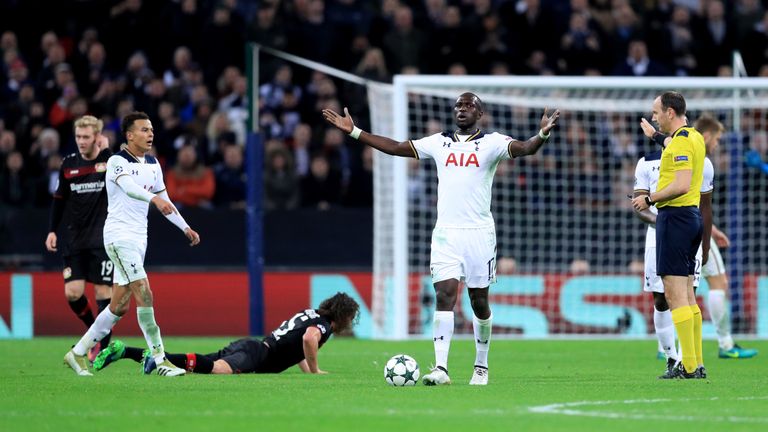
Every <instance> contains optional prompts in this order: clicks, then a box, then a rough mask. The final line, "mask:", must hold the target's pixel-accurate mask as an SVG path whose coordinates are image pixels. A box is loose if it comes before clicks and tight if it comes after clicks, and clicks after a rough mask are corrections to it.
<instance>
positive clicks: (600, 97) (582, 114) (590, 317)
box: [368, 75, 768, 339]
mask: <svg viewBox="0 0 768 432" xmlns="http://www.w3.org/2000/svg"><path fill="white" fill-rule="evenodd" d="M665 90H676V91H680V92H681V93H682V94H683V95H684V96H685V97H686V101H687V108H688V113H689V121H690V122H691V124H692V123H693V121H695V119H696V117H698V116H699V115H701V114H703V113H711V114H712V115H714V116H715V117H716V118H717V119H718V120H720V121H721V122H722V123H723V124H724V125H725V127H726V131H727V132H726V133H725V134H724V136H723V139H722V145H721V146H720V148H719V150H718V151H717V152H716V154H714V155H712V159H713V163H714V164H715V169H716V179H717V184H716V189H715V194H714V196H713V201H714V214H715V217H714V222H715V224H716V225H718V226H719V227H720V228H721V229H722V230H723V231H725V232H726V233H727V234H728V235H729V236H730V239H731V246H730V247H729V248H728V249H726V250H724V251H723V257H724V260H725V266H726V269H727V271H728V276H729V278H730V282H731V285H730V286H731V288H732V290H731V298H732V313H733V325H734V330H735V331H736V332H739V333H746V334H748V335H753V336H755V335H757V336H761V337H768V268H767V267H766V263H768V229H767V228H765V227H766V226H767V225H766V224H765V220H766V217H767V216H768V211H766V203H767V202H768V176H766V175H765V174H763V173H762V172H760V171H758V170H753V169H751V168H749V167H747V166H746V165H745V163H744V157H743V155H744V153H745V151H746V150H748V149H750V148H752V149H755V150H758V151H759V152H761V153H762V154H763V157H765V154H766V151H768V137H767V136H766V131H767V130H768V79H765V78H689V77H685V78H627V77H538V76H537V77H524V76H504V77H500V76H426V75H398V76H396V77H395V79H394V85H393V86H389V85H376V84H368V99H369V105H370V108H371V124H372V125H373V126H372V132H373V133H376V134H381V135H385V136H389V137H392V138H394V139H397V140H406V139H413V138H419V137H422V136H426V135H429V134H431V133H435V132H436V131H439V130H451V129H452V128H453V120H452V107H453V103H454V101H455V99H456V97H457V96H458V95H459V94H461V93H462V92H465V91H471V92H473V93H476V94H477V95H478V96H479V97H480V98H481V99H482V100H483V103H484V106H485V115H484V118H483V119H482V121H481V123H482V124H481V127H482V128H483V129H484V130H487V131H498V132H500V133H503V134H507V135H510V136H512V137H513V138H517V139H527V138H528V137H530V136H532V135H534V134H535V133H537V131H538V129H539V126H538V124H539V120H540V118H541V114H542V112H543V109H544V108H545V107H547V108H549V109H550V110H551V109H554V108H558V109H560V110H561V112H562V115H561V119H560V124H559V125H558V127H557V128H556V129H555V130H554V131H553V137H552V139H550V141H549V142H548V143H546V144H545V146H544V147H543V148H542V149H541V150H540V151H539V153H537V154H536V155H534V156H530V157H526V158H519V159H516V160H513V161H510V162H509V163H502V164H500V166H499V170H498V172H497V175H496V177H495V181H494V200H493V205H492V211H493V214H494V217H495V219H496V228H497V244H498V248H499V251H498V259H499V260H500V262H499V264H500V266H501V265H502V264H503V267H504V268H501V267H500V268H499V270H500V272H499V275H498V276H499V282H498V283H497V284H495V285H493V286H492V287H491V301H492V306H491V307H492V309H493V311H494V317H495V318H494V334H496V335H510V336H524V337H549V336H551V335H573V334H576V335H609V336H617V337H640V336H642V337H645V336H646V335H648V334H649V333H650V332H652V331H653V324H652V322H651V321H650V316H651V314H650V311H651V310H652V302H651V299H650V295H647V294H645V293H643V291H642V285H643V281H642V265H641V263H642V260H643V249H644V235H645V228H644V226H643V223H642V222H640V221H639V220H638V219H636V218H635V217H634V215H633V213H632V211H631V208H630V207H629V200H628V199H627V197H626V195H627V194H631V192H632V183H633V182H632V177H633V175H634V167H635V164H636V162H637V159H638V158H639V157H640V156H641V155H642V154H643V153H645V152H651V151H653V150H655V149H654V148H653V145H652V144H651V143H649V142H648V140H646V139H644V138H643V137H642V133H641V130H640V127H639V120H640V118H641V117H642V116H644V117H646V118H648V119H649V120H650V108H651V105H652V102H653V99H654V98H655V96H657V95H658V94H660V93H661V92H663V91H665ZM433 164H434V162H433V161H431V160H430V161H415V160H409V159H404V158H395V157H391V156H388V155H385V154H381V153H379V152H376V154H375V157H374V167H375V168H374V176H375V177H374V274H373V278H374V281H373V296H372V297H373V304H372V316H373V320H374V334H375V336H377V337H379V338H395V339H401V338H407V337H413V336H420V335H424V334H430V333H431V321H430V320H431V314H432V311H433V310H434V298H433V295H434V293H433V291H432V289H431V281H430V278H429V243H430V236H431V230H432V226H433V224H434V220H435V217H436V214H435V210H436V196H437V190H436V185H437V179H436V176H435V169H434V166H433ZM638 263H640V264H638ZM638 265H639V267H638ZM706 291H707V287H706V283H704V284H703V285H702V288H701V289H700V290H699V294H700V295H701V296H702V299H704V298H705V296H706ZM466 299H467V294H466V290H464V289H462V293H461V295H460V300H459V304H458V305H457V328H456V333H457V334H471V332H472V330H471V317H472V315H471V314H472V312H471V309H470V308H469V307H468V305H467V303H466ZM702 305H703V306H704V307H703V309H704V312H705V318H706V317H707V315H708V313H707V310H706V309H707V308H706V302H705V301H703V302H702ZM705 334H708V335H709V336H712V335H713V334H714V330H713V328H712V327H711V325H709V326H707V325H706V324H705Z"/></svg>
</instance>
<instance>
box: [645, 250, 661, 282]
mask: <svg viewBox="0 0 768 432" xmlns="http://www.w3.org/2000/svg"><path fill="white" fill-rule="evenodd" d="M643 291H645V292H657V293H662V294H663V293H664V283H663V282H662V281H661V276H659V275H657V274H656V248H655V247H647V248H645V278H644V280H643Z"/></svg>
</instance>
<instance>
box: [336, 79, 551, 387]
mask: <svg viewBox="0 0 768 432" xmlns="http://www.w3.org/2000/svg"><path fill="white" fill-rule="evenodd" d="M483 112H484V107H483V102H482V101H481V100H480V98H479V97H478V96H477V95H475V94H474V93H463V94H461V95H460V96H459V97H458V98H457V99H456V102H455V103H454V105H453V118H454V122H455V124H456V129H455V130H453V131H446V132H443V133H437V134H434V135H432V136H428V137H424V138H421V139H417V140H408V141H403V142H397V141H394V140H392V139H391V138H387V137H383V136H378V135H373V134H370V133H368V132H364V131H362V130H360V128H358V127H357V126H355V124H354V122H353V121H352V117H351V116H350V115H349V111H348V110H347V109H346V108H345V109H344V114H345V115H344V116H341V115H339V114H338V113H336V112H334V111H332V110H330V109H324V110H323V111H322V114H323V117H324V118H325V120H326V121H327V122H328V123H329V124H331V125H333V126H335V127H337V128H338V129H340V130H341V131H343V132H345V133H347V134H349V135H350V136H351V137H352V138H354V139H356V140H359V141H360V142H362V143H363V144H366V145H368V146H371V147H373V148H375V149H376V150H379V151H382V152H384V153H387V154H390V155H394V156H401V157H409V158H416V159H419V160H420V159H433V160H434V161H435V165H436V166H437V177H438V189H437V194H438V198H437V222H436V224H435V228H434V231H433V232H432V252H431V256H430V270H431V273H432V282H433V284H434V287H435V292H436V300H437V301H436V311H435V314H434V320H433V323H434V324H433V329H432V339H433V342H434V348H435V368H434V369H432V371H431V372H430V373H428V374H426V375H424V379H423V382H424V384H426V385H443V384H450V383H451V379H450V377H449V375H448V351H449V348H450V344H451V337H452V335H453V330H454V315H453V308H454V306H455V305H456V298H457V296H458V292H459V283H460V281H464V284H465V285H466V287H467V288H468V290H469V298H470V302H471V306H472V311H473V313H474V317H473V319H472V324H473V329H474V336H475V349H476V355H475V364H474V370H473V374H472V378H471V380H470V384H472V385H486V384H487V383H488V348H489V346H490V342H491V328H492V320H493V316H492V314H491V309H490V307H489V306H488V289H489V286H490V284H491V283H494V282H495V281H496V228H495V224H494V220H493V215H492V214H491V188H492V184H493V176H494V174H495V173H496V167H497V166H498V164H499V162H501V161H502V160H506V159H512V158H516V157H521V156H527V155H532V154H534V153H536V152H537V151H538V150H539V148H541V146H542V144H544V143H545V142H546V141H547V140H548V139H549V134H550V131H551V130H552V128H554V127H555V125H556V123H557V119H558V118H559V117H560V111H559V110H555V111H554V112H553V113H552V115H548V114H547V110H546V109H545V110H544V114H543V115H542V117H541V121H540V125H539V126H540V129H539V131H538V133H537V134H536V135H534V136H533V137H531V138H529V139H528V140H526V141H518V140H516V139H514V138H512V137H509V136H506V135H503V134H500V133H498V132H493V133H485V132H483V131H482V130H480V128H479V127H478V126H477V123H478V121H479V120H480V119H481V118H482V116H483Z"/></svg>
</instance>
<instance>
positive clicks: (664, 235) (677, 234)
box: [656, 206, 703, 276]
mask: <svg viewBox="0 0 768 432" xmlns="http://www.w3.org/2000/svg"><path fill="white" fill-rule="evenodd" d="M702 229H703V224H702V220H701V212H700V211H699V208H698V207H695V206H687V207H661V208H660V209H659V214H658V216H656V274H658V275H659V276H689V275H693V274H694V273H695V271H696V251H697V250H698V249H699V245H700V244H701V236H702Z"/></svg>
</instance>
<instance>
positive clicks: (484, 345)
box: [472, 314, 493, 368]
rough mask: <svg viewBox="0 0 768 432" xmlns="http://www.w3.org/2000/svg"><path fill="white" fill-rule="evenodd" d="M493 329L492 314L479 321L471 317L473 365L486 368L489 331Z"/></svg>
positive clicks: (489, 344) (489, 339) (489, 338)
mask: <svg viewBox="0 0 768 432" xmlns="http://www.w3.org/2000/svg"><path fill="white" fill-rule="evenodd" d="M492 328H493V314H491V316H489V317H488V318H487V319H484V320H481V319H480V318H478V317H476V316H474V315H473V316H472V329H473V330H474V331H475V352H476V354H475V365H476V366H483V367H486V368H487V367H488V349H489V348H490V347H491V329H492Z"/></svg>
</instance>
